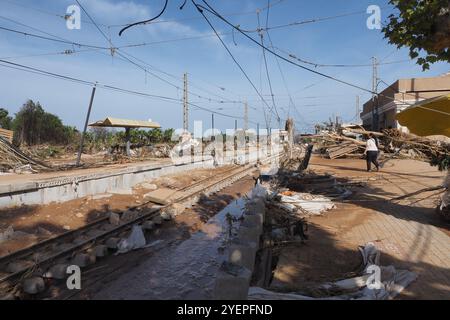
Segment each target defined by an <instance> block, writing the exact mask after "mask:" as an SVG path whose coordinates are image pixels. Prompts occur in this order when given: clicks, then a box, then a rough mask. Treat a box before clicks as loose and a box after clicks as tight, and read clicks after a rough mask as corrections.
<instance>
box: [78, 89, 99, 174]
mask: <svg viewBox="0 0 450 320" xmlns="http://www.w3.org/2000/svg"><path fill="white" fill-rule="evenodd" d="M96 90H97V85H95V86H94V87H93V88H92V93H91V100H90V102H89V108H88V112H87V115H86V121H85V123H84V129H83V133H82V135H81V141H80V149H79V150H78V156H77V163H76V165H77V167H78V166H79V165H80V161H81V153H82V152H83V145H84V137H85V136H86V130H87V127H88V124H89V117H90V116H91V110H92V104H93V103H94V96H95V91H96Z"/></svg>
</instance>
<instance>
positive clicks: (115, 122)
mask: <svg viewBox="0 0 450 320" xmlns="http://www.w3.org/2000/svg"><path fill="white" fill-rule="evenodd" d="M89 126H90V127H109V128H161V125H160V124H159V123H156V122H150V121H140V120H127V119H117V118H111V117H108V118H106V119H105V120H100V121H97V122H94V123H91V124H90V125H89Z"/></svg>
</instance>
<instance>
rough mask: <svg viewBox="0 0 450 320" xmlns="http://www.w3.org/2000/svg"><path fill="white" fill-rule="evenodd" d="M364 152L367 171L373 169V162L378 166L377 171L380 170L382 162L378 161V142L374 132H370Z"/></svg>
mask: <svg viewBox="0 0 450 320" xmlns="http://www.w3.org/2000/svg"><path fill="white" fill-rule="evenodd" d="M364 153H365V154H366V160H367V171H370V170H371V167H372V163H373V164H374V165H375V167H376V168H377V171H378V170H380V164H379V163H378V161H377V158H378V147H377V142H376V140H375V137H374V135H373V134H372V133H371V134H369V139H367V142H366V151H364Z"/></svg>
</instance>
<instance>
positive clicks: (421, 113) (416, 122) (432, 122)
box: [397, 94, 450, 137]
mask: <svg viewBox="0 0 450 320" xmlns="http://www.w3.org/2000/svg"><path fill="white" fill-rule="evenodd" d="M397 120H398V122H399V123H400V124H401V125H402V126H405V127H407V128H408V129H409V131H410V132H411V133H414V134H416V135H418V136H431V135H445V136H447V137H450V94H447V95H443V96H439V97H436V98H431V99H427V100H423V101H420V102H418V103H416V104H415V105H413V106H411V107H408V108H406V109H405V110H403V111H402V112H400V113H398V114H397Z"/></svg>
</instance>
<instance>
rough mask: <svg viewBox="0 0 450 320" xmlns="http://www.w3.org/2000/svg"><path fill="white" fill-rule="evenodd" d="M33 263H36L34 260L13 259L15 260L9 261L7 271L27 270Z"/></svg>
mask: <svg viewBox="0 0 450 320" xmlns="http://www.w3.org/2000/svg"><path fill="white" fill-rule="evenodd" d="M33 265H34V262H33V261H28V260H17V261H13V262H10V263H8V265H7V266H6V272H9V273H16V272H19V271H22V270H25V269H27V268H31V267H32V266H33Z"/></svg>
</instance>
